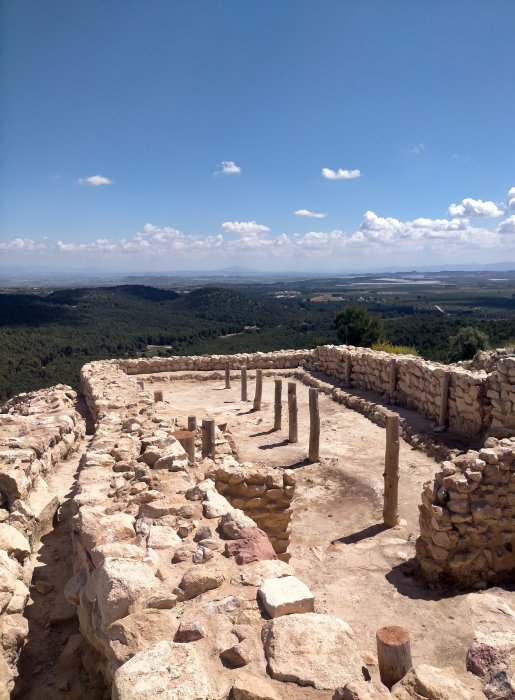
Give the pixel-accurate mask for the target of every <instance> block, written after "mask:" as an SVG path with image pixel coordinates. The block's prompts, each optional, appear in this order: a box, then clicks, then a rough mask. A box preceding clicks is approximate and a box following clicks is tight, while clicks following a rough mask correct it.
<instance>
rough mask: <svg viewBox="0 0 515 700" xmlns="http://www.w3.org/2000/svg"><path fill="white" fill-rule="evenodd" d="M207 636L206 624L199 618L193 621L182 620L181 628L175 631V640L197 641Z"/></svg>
mask: <svg viewBox="0 0 515 700" xmlns="http://www.w3.org/2000/svg"><path fill="white" fill-rule="evenodd" d="M205 636H206V629H205V627H204V625H203V624H202V623H201V622H199V621H198V620H192V621H191V622H184V621H183V622H181V624H180V625H179V629H178V630H177V632H176V633H175V637H174V642H196V641H197V640H199V639H203V638H204V637H205Z"/></svg>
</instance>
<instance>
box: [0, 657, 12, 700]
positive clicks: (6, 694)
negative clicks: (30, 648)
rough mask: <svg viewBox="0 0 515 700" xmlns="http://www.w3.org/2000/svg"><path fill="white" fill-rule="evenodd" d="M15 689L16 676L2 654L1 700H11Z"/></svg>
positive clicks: (0, 670)
mask: <svg viewBox="0 0 515 700" xmlns="http://www.w3.org/2000/svg"><path fill="white" fill-rule="evenodd" d="M13 688H14V674H13V672H12V671H11V669H10V668H9V666H8V665H7V661H6V660H5V659H4V656H3V654H0V700H9V698H10V697H11V690H12V689H13Z"/></svg>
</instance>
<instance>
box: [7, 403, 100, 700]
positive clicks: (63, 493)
mask: <svg viewBox="0 0 515 700" xmlns="http://www.w3.org/2000/svg"><path fill="white" fill-rule="evenodd" d="M77 410H78V411H79V413H81V415H82V417H83V418H84V419H85V421H86V426H87V432H88V433H91V432H92V429H93V426H92V420H91V416H90V415H89V412H88V411H87V409H86V408H85V405H84V404H83V403H81V402H79V404H78V406H77ZM90 441H91V434H86V436H85V437H84V438H82V440H81V441H80V443H79V444H78V446H77V449H76V451H75V452H74V453H73V454H72V455H71V456H70V457H68V458H67V459H65V460H63V461H61V462H60V463H59V464H58V465H57V467H56V468H55V471H53V472H52V473H50V474H48V475H47V477H46V483H47V486H48V490H49V492H50V494H51V495H52V496H57V498H58V499H59V507H58V509H57V511H56V512H55V514H54V517H53V520H52V522H51V523H50V529H49V531H48V532H46V533H44V534H43V535H42V536H41V538H40V541H39V543H38V545H37V546H36V548H35V550H34V551H33V553H32V555H31V556H32V560H33V566H34V570H33V575H32V581H31V585H30V598H29V601H28V604H27V606H26V607H25V610H24V613H23V615H24V617H25V618H26V620H27V622H28V636H27V638H26V641H25V644H24V646H23V649H22V651H21V654H20V658H19V662H18V671H19V676H18V678H17V679H16V684H15V688H14V691H13V693H12V697H13V698H16V699H20V700H55V698H57V697H59V698H63V699H65V700H99V699H100V698H102V697H110V696H109V694H107V695H104V691H105V688H104V687H103V684H102V679H101V677H100V676H98V682H97V680H96V678H97V677H96V674H95V673H94V672H93V673H91V672H90V673H88V672H87V671H86V670H85V669H86V668H88V665H89V666H90V667H91V666H92V660H91V659H89V657H88V654H89V653H90V652H89V650H88V648H87V645H86V644H85V643H84V641H83V638H82V635H81V634H80V630H79V621H78V618H77V610H76V607H75V606H74V605H72V604H71V603H69V602H68V601H67V600H66V599H65V597H64V587H65V585H66V583H67V581H68V580H69V579H70V577H71V576H72V573H73V571H72V564H73V552H72V537H71V523H72V517H73V515H74V513H75V505H74V503H73V498H74V496H75V493H76V490H77V476H78V473H79V469H80V460H81V457H82V455H83V454H84V452H85V450H86V449H87V447H88V445H89V443H90ZM90 670H91V669H90Z"/></svg>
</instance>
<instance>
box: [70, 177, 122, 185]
mask: <svg viewBox="0 0 515 700" xmlns="http://www.w3.org/2000/svg"><path fill="white" fill-rule="evenodd" d="M113 184H114V182H113V180H110V179H109V178H108V177H104V176H103V175H91V176H90V177H79V179H78V180H77V185H87V186H89V187H101V186H102V185H113Z"/></svg>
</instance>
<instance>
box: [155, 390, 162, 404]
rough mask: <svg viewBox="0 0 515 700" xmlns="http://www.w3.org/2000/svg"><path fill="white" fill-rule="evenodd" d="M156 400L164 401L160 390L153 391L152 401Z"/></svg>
mask: <svg viewBox="0 0 515 700" xmlns="http://www.w3.org/2000/svg"><path fill="white" fill-rule="evenodd" d="M158 401H164V398H163V392H162V391H154V403H157V402H158Z"/></svg>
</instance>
